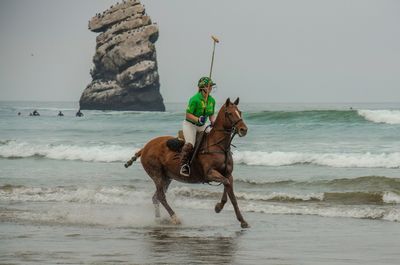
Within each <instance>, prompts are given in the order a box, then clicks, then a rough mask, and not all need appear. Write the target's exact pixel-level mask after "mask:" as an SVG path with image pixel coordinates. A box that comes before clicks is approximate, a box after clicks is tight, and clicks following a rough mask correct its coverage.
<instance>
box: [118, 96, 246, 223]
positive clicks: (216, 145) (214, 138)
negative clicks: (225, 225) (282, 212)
mask: <svg viewBox="0 0 400 265" xmlns="http://www.w3.org/2000/svg"><path fill="white" fill-rule="evenodd" d="M238 104H239V98H237V99H236V100H235V102H234V103H232V102H231V101H230V99H229V98H228V99H227V100H226V102H225V104H224V105H223V106H222V107H221V109H220V110H219V112H218V115H217V118H216V120H215V124H214V127H213V128H212V129H211V131H210V132H209V133H208V134H207V135H206V136H205V139H204V140H203V142H202V144H201V146H200V150H199V152H198V154H197V157H195V159H194V160H193V163H192V165H191V170H190V176H189V177H184V176H182V175H180V174H179V170H180V166H179V151H173V150H171V149H170V148H169V147H168V146H167V141H168V140H171V139H174V137H171V136H162V137H157V138H154V139H152V140H151V141H149V142H148V143H147V144H146V145H145V146H144V147H143V148H142V149H141V150H139V151H138V152H137V153H136V154H135V156H134V157H132V159H131V160H129V161H128V162H127V163H126V164H125V167H128V166H130V165H131V164H132V162H133V161H135V160H136V159H137V158H139V157H141V159H140V161H141V163H142V165H143V168H144V170H145V171H146V172H147V174H148V175H149V176H150V177H151V179H152V180H153V181H154V184H155V185H156V192H155V193H154V196H153V204H154V207H155V215H156V218H158V217H160V210H159V203H160V202H161V204H162V205H163V206H164V207H165V209H166V210H167V211H168V213H169V215H170V216H171V218H172V222H173V223H175V224H179V223H180V221H179V219H178V218H177V216H176V214H175V212H174V211H173V210H172V209H171V207H170V206H169V204H168V202H167V200H166V197H165V193H166V191H167V189H168V186H169V184H170V183H171V181H172V180H173V179H174V180H177V181H180V182H186V183H209V182H212V181H215V182H219V183H222V184H223V185H224V192H223V195H222V199H221V202H218V203H217V204H216V205H215V212H217V213H219V212H220V211H221V210H222V208H223V207H224V205H225V203H226V201H227V196H229V199H230V200H231V202H232V205H233V207H234V209H235V213H236V217H237V219H238V220H239V222H240V224H241V227H243V228H246V227H249V225H248V224H247V222H246V221H245V220H244V218H243V216H242V214H241V213H240V210H239V207H238V204H237V201H236V197H235V194H234V192H233V176H232V171H233V159H232V154H231V151H230V146H231V141H232V139H233V137H234V136H235V135H236V134H238V135H239V136H240V137H242V136H245V135H246V134H247V126H246V124H245V123H244V122H243V119H242V115H241V111H240V110H239V109H238V107H237V105H238Z"/></svg>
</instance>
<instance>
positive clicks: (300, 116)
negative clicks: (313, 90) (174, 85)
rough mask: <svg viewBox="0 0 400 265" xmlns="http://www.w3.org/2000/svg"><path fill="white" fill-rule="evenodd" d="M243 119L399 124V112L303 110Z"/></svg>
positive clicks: (268, 113) (251, 114) (256, 115)
mask: <svg viewBox="0 0 400 265" xmlns="http://www.w3.org/2000/svg"><path fill="white" fill-rule="evenodd" d="M244 116H245V119H246V120H249V121H259V122H330V123H332V122H352V123H355V122H365V121H370V122H374V123H387V124H400V110H303V111H259V112H249V113H245V115H244Z"/></svg>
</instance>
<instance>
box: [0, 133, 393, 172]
mask: <svg viewBox="0 0 400 265" xmlns="http://www.w3.org/2000/svg"><path fill="white" fill-rule="evenodd" d="M137 150H138V149H137V148H131V147H126V146H121V145H106V144H104V145H88V146H81V145H68V144H35V143H27V142H18V141H9V140H7V141H2V142H0V157H3V158H27V157H43V158H47V159H57V160H80V161H87V162H125V161H126V160H128V159H129V158H130V157H131V156H132V155H133V154H134V153H135V152H136V151H137ZM233 158H234V161H235V162H236V163H240V164H244V165H249V166H289V165H296V164H312V165H318V166H327V167H341V168H346V167H349V168H350V167H353V168H399V167H400V152H394V153H381V154H373V153H300V152H278V151H276V152H263V151H236V152H234V153H233Z"/></svg>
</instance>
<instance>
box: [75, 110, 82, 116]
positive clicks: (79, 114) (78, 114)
mask: <svg viewBox="0 0 400 265" xmlns="http://www.w3.org/2000/svg"><path fill="white" fill-rule="evenodd" d="M75 116H76V117H82V116H83V113H82V112H81V109H79V110H78V112H77V113H76V115H75Z"/></svg>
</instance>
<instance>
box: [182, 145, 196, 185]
mask: <svg viewBox="0 0 400 265" xmlns="http://www.w3.org/2000/svg"><path fill="white" fill-rule="evenodd" d="M192 152H193V145H192V144H191V143H186V144H185V145H184V146H183V147H182V151H181V161H180V162H181V163H180V165H181V171H180V174H181V175H182V176H185V177H188V176H189V175H190V166H189V160H190V158H191V156H192Z"/></svg>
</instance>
